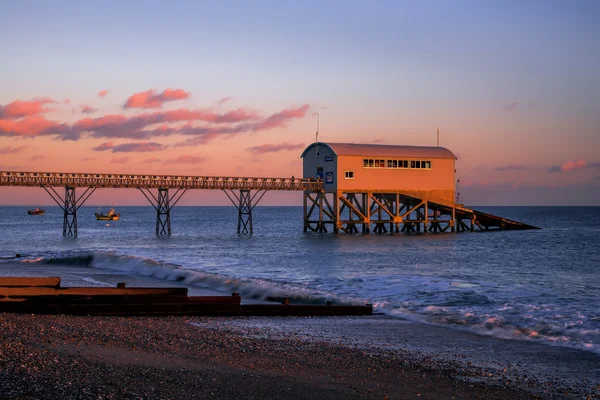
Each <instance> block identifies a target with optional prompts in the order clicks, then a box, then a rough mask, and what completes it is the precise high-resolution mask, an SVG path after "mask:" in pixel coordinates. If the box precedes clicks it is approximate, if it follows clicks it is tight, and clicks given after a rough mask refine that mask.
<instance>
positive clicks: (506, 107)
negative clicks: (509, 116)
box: [503, 102, 519, 112]
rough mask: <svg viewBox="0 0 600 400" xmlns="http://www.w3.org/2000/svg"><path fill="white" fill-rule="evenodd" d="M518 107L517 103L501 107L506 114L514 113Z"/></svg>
mask: <svg viewBox="0 0 600 400" xmlns="http://www.w3.org/2000/svg"><path fill="white" fill-rule="evenodd" d="M518 107H519V102H514V103H510V104H507V105H505V106H504V107H503V109H504V111H506V112H511V111H515V110H516V109H517V108H518Z"/></svg>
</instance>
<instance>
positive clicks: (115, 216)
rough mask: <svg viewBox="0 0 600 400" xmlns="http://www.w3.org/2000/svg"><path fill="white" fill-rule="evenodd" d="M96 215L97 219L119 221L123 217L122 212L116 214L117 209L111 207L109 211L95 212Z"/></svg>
mask: <svg viewBox="0 0 600 400" xmlns="http://www.w3.org/2000/svg"><path fill="white" fill-rule="evenodd" d="M94 214H95V215H96V220H98V221H118V220H119V218H121V214H120V213H119V214H115V209H114V208H111V209H110V210H109V211H108V213H106V214H102V213H94Z"/></svg>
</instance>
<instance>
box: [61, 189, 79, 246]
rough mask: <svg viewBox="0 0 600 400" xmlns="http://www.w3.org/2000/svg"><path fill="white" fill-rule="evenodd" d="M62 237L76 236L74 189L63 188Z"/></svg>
mask: <svg viewBox="0 0 600 400" xmlns="http://www.w3.org/2000/svg"><path fill="white" fill-rule="evenodd" d="M63 211H64V218H63V236H73V237H75V236H77V199H76V197H75V188H72V187H65V206H64V208H63Z"/></svg>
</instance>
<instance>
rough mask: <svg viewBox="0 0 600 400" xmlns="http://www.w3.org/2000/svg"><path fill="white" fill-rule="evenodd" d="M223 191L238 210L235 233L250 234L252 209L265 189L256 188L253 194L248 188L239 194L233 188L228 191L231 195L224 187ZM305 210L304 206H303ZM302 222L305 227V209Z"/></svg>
mask: <svg viewBox="0 0 600 400" xmlns="http://www.w3.org/2000/svg"><path fill="white" fill-rule="evenodd" d="M223 191H224V192H225V194H226V195H227V197H229V200H231V203H233V205H234V206H235V207H236V208H237V210H238V224H237V233H238V234H243V233H249V234H250V235H252V234H253V233H254V230H253V228H252V210H254V207H256V205H257V204H258V202H259V201H260V199H262V198H263V196H264V195H265V193H267V191H266V190H257V191H256V193H254V195H252V194H251V191H250V189H241V190H240V195H239V196H238V195H237V194H235V192H234V191H233V190H230V191H229V192H230V193H231V195H230V194H229V193H228V192H227V190H226V189H223ZM257 196H258V199H257V200H256V201H254V199H255V198H256V197H257ZM304 203H305V204H306V193H305V197H304ZM305 210H306V207H305ZM304 224H305V225H304V228H305V229H306V228H307V226H306V211H305V221H304Z"/></svg>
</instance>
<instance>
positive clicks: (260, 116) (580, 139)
mask: <svg viewBox="0 0 600 400" xmlns="http://www.w3.org/2000/svg"><path fill="white" fill-rule="evenodd" d="M1 9H2V11H1V12H0V54H2V57H0V170H14V171H17V170H18V171H57V172H63V171H64V172H90V173H102V172H106V173H132V174H138V173H147V174H184V175H187V174H190V175H207V176H258V177H260V176H262V177H287V176H292V175H294V176H301V175H302V162H301V159H300V154H301V153H302V151H303V149H304V148H305V147H306V146H307V145H308V144H310V143H312V142H313V141H314V138H315V130H316V117H315V113H318V114H319V116H320V117H319V119H320V134H319V140H320V141H324V142H328V141H329V142H348V143H381V144H398V145H425V146H433V145H435V144H436V129H437V128H438V127H439V129H440V145H441V146H443V147H446V148H448V149H450V150H451V151H452V152H453V153H454V154H456V155H457V157H458V160H457V164H456V165H457V168H456V169H457V178H458V179H459V180H460V182H459V184H458V191H459V192H460V196H461V202H464V203H465V204H468V205H600V72H598V71H600V51H598V43H599V42H600V24H598V20H599V19H600V2H597V1H593V0H581V1H576V2H566V1H554V0H544V1H541V0H539V1H538V0H530V1H526V2H523V1H512V0H507V1H484V2H482V1H467V0H465V1H454V2H448V1H441V0H440V1H435V0H431V1H423V2H413V1H378V2H356V1H319V2H317V1H303V2H292V1H253V2H244V1H221V2H204V1H187V2H186V1H169V2H165V1H127V2H122V1H119V2H117V1H104V2H81V1H61V2H52V1H41V0H40V1H27V0H24V1H19V2H4V3H3V4H2V6H1ZM228 201H229V200H227V198H226V197H225V195H224V194H223V193H221V192H220V191H193V192H192V193H186V195H185V196H184V198H182V200H181V202H180V204H182V205H226V204H227V203H228ZM2 204H4V205H7V204H20V205H25V204H34V205H51V204H53V202H52V200H51V199H50V198H49V196H48V195H47V194H46V193H45V192H44V191H43V190H42V189H40V188H6V187H0V205H2ZM88 204H90V205H107V204H119V205H146V204H147V201H146V199H145V198H144V197H143V195H142V194H141V193H139V192H138V191H135V190H117V189H102V190H98V191H96V193H94V195H93V196H92V197H91V198H90V200H89V201H88ZM300 204H301V194H299V193H269V194H268V195H267V196H265V198H264V199H263V200H262V202H261V205H300Z"/></svg>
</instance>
